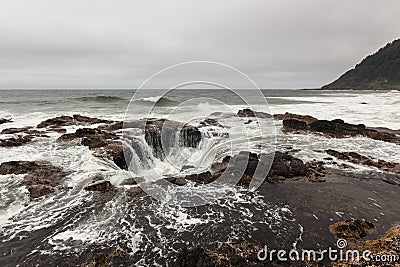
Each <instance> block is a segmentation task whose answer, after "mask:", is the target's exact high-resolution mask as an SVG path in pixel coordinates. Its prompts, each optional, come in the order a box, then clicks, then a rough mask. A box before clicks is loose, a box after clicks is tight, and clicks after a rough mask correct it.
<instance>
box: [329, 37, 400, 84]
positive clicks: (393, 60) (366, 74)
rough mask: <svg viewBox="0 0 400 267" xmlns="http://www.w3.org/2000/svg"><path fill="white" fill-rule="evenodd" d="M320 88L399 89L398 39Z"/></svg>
mask: <svg viewBox="0 0 400 267" xmlns="http://www.w3.org/2000/svg"><path fill="white" fill-rule="evenodd" d="M322 89H398V90H399V89H400V39H398V40H395V41H393V42H391V43H388V44H387V45H386V46H385V47H383V48H381V49H379V51H378V52H376V53H375V54H373V55H370V56H368V57H366V58H365V59H364V60H363V61H362V62H361V63H359V64H357V65H356V67H355V68H354V69H352V70H349V71H347V72H346V73H345V74H343V75H342V76H341V77H340V78H339V79H337V80H336V81H334V82H332V83H330V84H328V85H325V86H323V87H322Z"/></svg>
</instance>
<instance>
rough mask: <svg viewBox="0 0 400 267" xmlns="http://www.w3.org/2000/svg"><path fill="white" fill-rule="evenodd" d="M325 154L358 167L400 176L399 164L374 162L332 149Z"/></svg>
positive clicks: (353, 153) (351, 153) (367, 158)
mask: <svg viewBox="0 0 400 267" xmlns="http://www.w3.org/2000/svg"><path fill="white" fill-rule="evenodd" d="M326 153H328V154H329V155H331V156H333V157H335V158H337V159H340V160H345V161H348V162H351V163H355V164H359V165H365V166H370V167H375V168H378V169H380V170H382V171H386V172H392V173H397V174H400V164H399V163H395V162H387V161H384V160H381V159H379V160H374V159H371V158H370V157H367V156H363V155H360V154H358V153H357V152H339V151H336V150H333V149H328V150H326Z"/></svg>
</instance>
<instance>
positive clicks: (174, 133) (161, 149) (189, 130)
mask: <svg viewBox="0 0 400 267" xmlns="http://www.w3.org/2000/svg"><path fill="white" fill-rule="evenodd" d="M127 127H132V128H141V129H144V135H145V140H146V142H147V144H148V145H149V146H150V147H151V148H152V149H153V155H154V156H155V157H158V158H160V159H164V158H165V155H166V154H167V153H168V151H169V149H170V148H172V147H174V146H176V145H181V146H185V147H194V148H195V147H197V146H198V145H199V143H200V141H201V132H200V130H199V129H198V128H197V127H195V126H191V125H185V124H183V123H180V122H176V121H171V120H167V119H146V120H140V121H137V122H130V123H127ZM177 142H178V143H177Z"/></svg>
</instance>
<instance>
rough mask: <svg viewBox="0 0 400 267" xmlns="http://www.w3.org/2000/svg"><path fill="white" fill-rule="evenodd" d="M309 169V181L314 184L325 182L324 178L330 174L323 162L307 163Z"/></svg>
mask: <svg viewBox="0 0 400 267" xmlns="http://www.w3.org/2000/svg"><path fill="white" fill-rule="evenodd" d="M306 168H307V175H306V176H307V178H308V181H310V182H312V183H322V182H325V181H326V179H325V178H324V177H325V175H326V174H328V173H329V172H328V171H327V170H326V168H325V167H324V163H323V162H321V161H310V162H307V163H306Z"/></svg>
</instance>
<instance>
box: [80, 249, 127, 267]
mask: <svg viewBox="0 0 400 267" xmlns="http://www.w3.org/2000/svg"><path fill="white" fill-rule="evenodd" d="M123 254H124V252H123V251H122V250H121V249H119V248H113V249H112V250H111V251H110V252H108V253H104V252H103V253H98V254H97V255H95V256H94V257H93V258H92V259H91V260H89V261H88V262H86V263H85V264H82V265H81V267H107V266H110V263H111V262H112V261H113V259H114V258H116V257H120V256H122V255H123Z"/></svg>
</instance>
